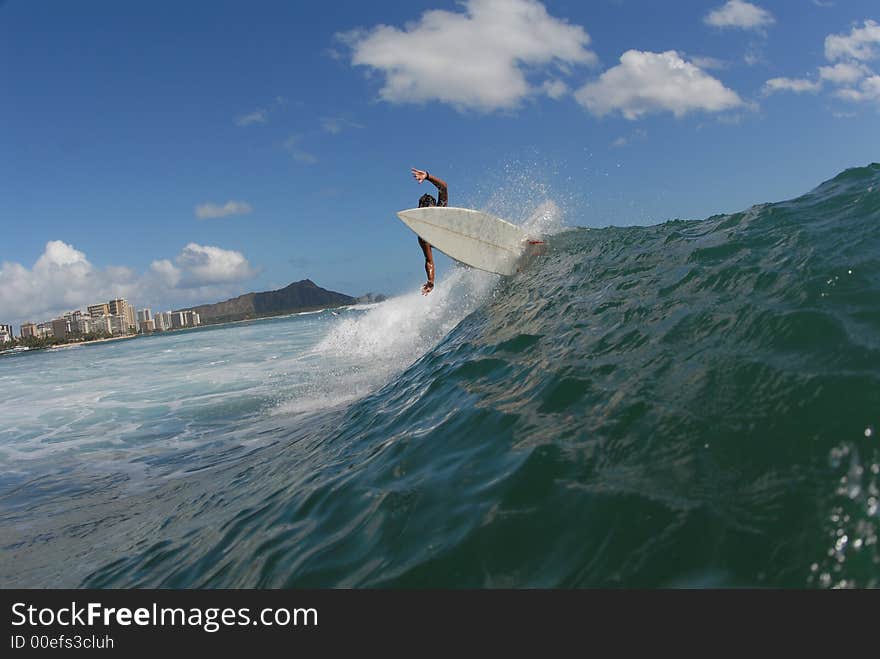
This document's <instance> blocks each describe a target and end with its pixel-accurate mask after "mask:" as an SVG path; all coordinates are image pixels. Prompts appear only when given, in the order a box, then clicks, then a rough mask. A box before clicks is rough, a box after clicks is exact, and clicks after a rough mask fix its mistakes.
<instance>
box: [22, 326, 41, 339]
mask: <svg viewBox="0 0 880 659" xmlns="http://www.w3.org/2000/svg"><path fill="white" fill-rule="evenodd" d="M21 338H23V339H35V338H37V326H36V324H35V323H25V324H24V325H22V326H21Z"/></svg>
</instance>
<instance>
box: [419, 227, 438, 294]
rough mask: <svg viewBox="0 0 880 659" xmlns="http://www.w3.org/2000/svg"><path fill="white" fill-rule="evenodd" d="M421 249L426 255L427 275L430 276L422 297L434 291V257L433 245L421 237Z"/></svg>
mask: <svg viewBox="0 0 880 659" xmlns="http://www.w3.org/2000/svg"><path fill="white" fill-rule="evenodd" d="M419 247H421V248H422V253H423V254H424V255H425V274H426V275H428V281H426V282H425V285H424V286H422V295H427V294H428V293H430V292H431V291H432V290H434V255H433V254H432V253H431V245H430V244H429V243H428V242H426V241H425V240H424V239H422V237H421V236H419Z"/></svg>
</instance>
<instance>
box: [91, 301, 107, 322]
mask: <svg viewBox="0 0 880 659" xmlns="http://www.w3.org/2000/svg"><path fill="white" fill-rule="evenodd" d="M88 310H89V315H90V316H91V317H92V318H98V317H100V316H109V315H110V305H109V304H107V303H106V302H105V303H104V304H90V305H89V307H88Z"/></svg>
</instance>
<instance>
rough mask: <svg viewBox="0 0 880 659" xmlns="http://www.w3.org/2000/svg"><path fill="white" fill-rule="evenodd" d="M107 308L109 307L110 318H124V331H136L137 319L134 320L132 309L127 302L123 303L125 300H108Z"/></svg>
mask: <svg viewBox="0 0 880 659" xmlns="http://www.w3.org/2000/svg"><path fill="white" fill-rule="evenodd" d="M107 306H109V307H110V315H111V316H121V317H122V318H124V319H125V320H124V322H125V323H126V328H125V331H123V332H122V333H123V334H124V333H125V332H127V331H128V328H129V327H130V328H131V329H133V330H135V329H137V319H136V318H135V313H134V307H133V306H131V305H130V304H129V303H128V302H126V301H125V298H122V297H119V298H116V299H115V300H110V301H109V302H108V303H107Z"/></svg>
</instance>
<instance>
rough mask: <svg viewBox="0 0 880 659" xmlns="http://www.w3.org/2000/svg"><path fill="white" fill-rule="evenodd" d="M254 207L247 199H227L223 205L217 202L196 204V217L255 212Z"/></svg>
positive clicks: (208, 217)
mask: <svg viewBox="0 0 880 659" xmlns="http://www.w3.org/2000/svg"><path fill="white" fill-rule="evenodd" d="M253 210H254V209H253V208H252V207H251V205H250V204H249V203H247V202H246V201H227V202H226V203H225V204H223V205H222V206H218V205H217V204H212V203H206V204H200V205H199V206H196V210H195V213H196V217H197V218H199V219H200V220H207V219H211V218H216V217H226V216H227V215H247V214H248V213H251V212H253Z"/></svg>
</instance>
